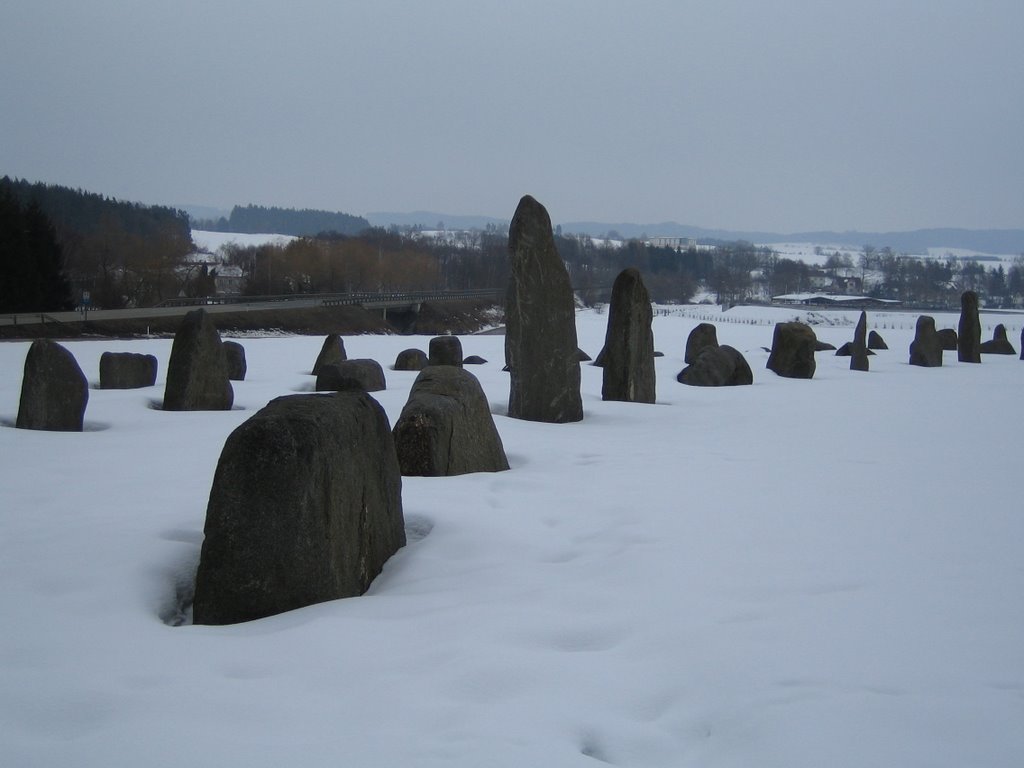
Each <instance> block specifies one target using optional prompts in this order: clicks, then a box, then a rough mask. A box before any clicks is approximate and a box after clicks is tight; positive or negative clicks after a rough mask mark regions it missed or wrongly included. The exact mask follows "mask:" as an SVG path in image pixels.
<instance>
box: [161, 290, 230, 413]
mask: <svg viewBox="0 0 1024 768" xmlns="http://www.w3.org/2000/svg"><path fill="white" fill-rule="evenodd" d="M234 399H235V392H234V390H233V389H232V388H231V382H230V381H228V361H227V355H225V353H224V345H223V344H222V343H221V340H220V334H219V333H217V328H216V326H215V325H214V324H213V319H212V318H211V317H210V316H209V315H208V314H206V312H205V311H203V310H201V309H197V310H194V311H192V312H189V313H188V314H187V315H185V319H184V320H182V322H181V327H179V328H178V332H177V333H176V334H175V335H174V344H173V345H172V347H171V359H170V362H168V364H167V384H166V386H165V387H164V402H163V409H164V410H165V411H227V410H230V409H231V406H232V404H233V403H234Z"/></svg>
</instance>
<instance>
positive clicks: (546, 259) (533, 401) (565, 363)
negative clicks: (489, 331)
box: [505, 195, 583, 423]
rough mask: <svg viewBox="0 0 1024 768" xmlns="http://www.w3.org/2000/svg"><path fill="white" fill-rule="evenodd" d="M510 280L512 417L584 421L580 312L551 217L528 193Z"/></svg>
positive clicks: (513, 236)
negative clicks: (578, 329)
mask: <svg viewBox="0 0 1024 768" xmlns="http://www.w3.org/2000/svg"><path fill="white" fill-rule="evenodd" d="M508 247H509V254H510V256H511V277H510V280H509V287H508V293H507V296H506V300H505V362H506V364H507V365H508V369H509V373H510V379H511V382H510V389H509V398H508V415H509V416H511V417H512V418H516V419H526V420H527V421H542V422H550V423H564V422H570V421H579V420H580V419H582V418H583V399H582V397H581V396H580V366H579V363H578V362H577V360H576V350H577V349H579V346H578V345H577V343H576V309H575V302H574V300H573V293H572V285H571V283H570V282H569V274H568V272H566V270H565V265H564V264H563V263H562V259H561V258H560V257H559V255H558V251H557V250H556V249H555V238H554V235H553V234H552V232H551V219H550V217H549V216H548V212H547V211H546V210H545V209H544V206H543V205H541V204H540V203H538V202H537V201H536V200H534V199H533V198H532V197H530V196H529V195H526V196H525V197H523V199H522V200H520V201H519V206H518V207H517V208H516V212H515V215H514V216H513V217H512V223H511V225H510V226H509V233H508Z"/></svg>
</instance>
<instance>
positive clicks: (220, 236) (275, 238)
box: [192, 229, 296, 253]
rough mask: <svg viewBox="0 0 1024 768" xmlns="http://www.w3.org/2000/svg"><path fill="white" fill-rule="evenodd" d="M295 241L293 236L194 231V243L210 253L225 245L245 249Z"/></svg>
mask: <svg viewBox="0 0 1024 768" xmlns="http://www.w3.org/2000/svg"><path fill="white" fill-rule="evenodd" d="M295 239H296V238H295V237H293V236H292V235H249V234H244V233H240V232H209V231H206V230H202V229H193V230H192V242H193V243H195V246H196V248H197V249H198V250H200V251H209V252H210V253H216V252H217V251H219V250H220V249H221V248H223V247H224V246H225V245H238V246H241V247H243V248H246V247H249V246H252V245H267V244H270V245H287V244H288V243H290V242H291V241H292V240H295Z"/></svg>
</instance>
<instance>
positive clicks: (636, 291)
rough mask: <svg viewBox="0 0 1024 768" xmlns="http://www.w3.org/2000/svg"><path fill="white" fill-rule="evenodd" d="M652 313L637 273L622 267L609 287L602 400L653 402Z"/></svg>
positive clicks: (648, 296)
mask: <svg viewBox="0 0 1024 768" xmlns="http://www.w3.org/2000/svg"><path fill="white" fill-rule="evenodd" d="M653 319H654V312H653V311H652V309H651V297H650V295H648V293H647V287H646V286H645V285H644V281H643V278H642V277H640V273H639V272H638V271H637V270H635V269H633V268H629V269H624V270H623V271H622V272H621V273H620V274H619V276H618V277H617V278H615V284H614V285H613V286H612V298H611V302H610V303H609V307H608V328H607V330H606V331H605V337H604V361H603V362H604V366H603V368H604V378H603V383H602V386H601V399H602V400H618V401H622V402H626V403H653V402H654V399H655V389H656V388H655V377H654V333H653V332H652V331H651V322H652V321H653Z"/></svg>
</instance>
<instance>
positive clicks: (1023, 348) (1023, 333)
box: [1020, 328, 1024, 360]
mask: <svg viewBox="0 0 1024 768" xmlns="http://www.w3.org/2000/svg"><path fill="white" fill-rule="evenodd" d="M1020 359H1021V360H1024V328H1021V329H1020Z"/></svg>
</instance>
